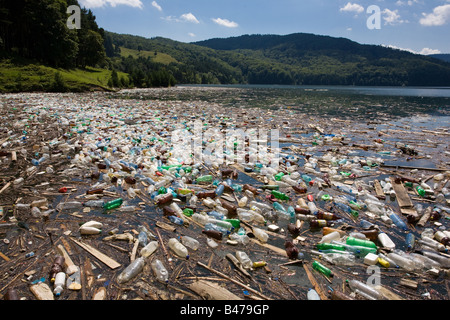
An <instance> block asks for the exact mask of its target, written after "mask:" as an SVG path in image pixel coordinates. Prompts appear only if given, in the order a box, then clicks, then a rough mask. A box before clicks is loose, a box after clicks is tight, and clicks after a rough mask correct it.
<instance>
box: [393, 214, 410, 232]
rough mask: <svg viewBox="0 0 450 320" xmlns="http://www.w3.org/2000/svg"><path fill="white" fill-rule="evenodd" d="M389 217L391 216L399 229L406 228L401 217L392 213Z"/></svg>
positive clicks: (404, 229)
mask: <svg viewBox="0 0 450 320" xmlns="http://www.w3.org/2000/svg"><path fill="white" fill-rule="evenodd" d="M389 218H391V220H392V222H393V223H394V224H395V225H396V226H397V227H398V228H400V229H401V230H403V231H406V230H408V226H407V225H406V223H405V222H404V221H403V220H402V219H400V217H399V216H398V215H397V214H395V213H392V214H390V215H389Z"/></svg>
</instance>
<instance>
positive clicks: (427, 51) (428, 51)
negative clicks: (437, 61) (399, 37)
mask: <svg viewBox="0 0 450 320" xmlns="http://www.w3.org/2000/svg"><path fill="white" fill-rule="evenodd" d="M382 46H383V47H386V48H391V49H396V50H402V51H408V52H411V53H414V54H422V55H429V54H439V53H442V52H441V51H440V50H438V49H430V48H423V49H422V50H420V51H415V50H412V49H408V48H406V49H405V48H400V47H396V46H393V45H382Z"/></svg>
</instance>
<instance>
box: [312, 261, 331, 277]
mask: <svg viewBox="0 0 450 320" xmlns="http://www.w3.org/2000/svg"><path fill="white" fill-rule="evenodd" d="M312 267H313V269H314V270H317V271H319V272H320V273H323V274H324V275H326V276H327V277H332V276H333V272H332V271H331V270H330V269H329V268H327V267H325V266H324V265H323V264H321V263H320V262H318V261H317V260H314V262H313V263H312Z"/></svg>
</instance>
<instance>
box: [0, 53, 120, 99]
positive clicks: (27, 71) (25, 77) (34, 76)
mask: <svg viewBox="0 0 450 320" xmlns="http://www.w3.org/2000/svg"><path fill="white" fill-rule="evenodd" d="M58 72H59V73H60V75H61V79H62V84H63V85H64V87H65V90H67V91H73V92H82V91H90V90H111V89H110V88H109V87H108V80H109V79H110V77H111V71H110V70H105V69H97V68H90V67H87V68H85V69H73V70H64V69H54V68H50V67H46V66H43V65H39V64H26V65H18V64H14V63H13V62H11V61H10V60H3V61H1V62H0V92H3V93H6V92H22V91H26V92H30V91H52V90H53V89H54V88H55V74H56V73H58ZM118 74H119V77H121V76H127V74H125V73H120V72H119V73H118Z"/></svg>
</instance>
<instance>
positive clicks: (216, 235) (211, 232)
mask: <svg viewBox="0 0 450 320" xmlns="http://www.w3.org/2000/svg"><path fill="white" fill-rule="evenodd" d="M202 233H203V234H206V235H207V236H208V237H210V238H213V239H216V240H222V238H223V234H222V232H220V231H217V230H203V231H202Z"/></svg>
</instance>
